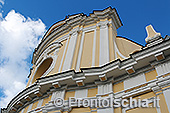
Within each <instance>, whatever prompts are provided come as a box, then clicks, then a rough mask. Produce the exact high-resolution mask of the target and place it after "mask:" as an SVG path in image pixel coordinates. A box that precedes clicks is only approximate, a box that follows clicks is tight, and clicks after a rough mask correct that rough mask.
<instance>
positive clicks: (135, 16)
mask: <svg viewBox="0 0 170 113" xmlns="http://www.w3.org/2000/svg"><path fill="white" fill-rule="evenodd" d="M108 6H112V7H115V8H116V9H117V10H118V13H119V15H120V18H121V20H122V22H123V27H121V28H119V29H118V35H121V36H125V37H127V38H129V39H131V40H134V41H136V42H139V43H141V44H143V45H145V42H144V39H145V37H146V32H145V27H146V26H147V25H149V24H152V25H153V26H154V28H155V29H156V30H157V31H158V32H161V34H162V36H163V37H164V36H165V35H167V34H170V29H169V26H170V13H169V11H170V7H169V6H170V0H141V1H137V0H130V1H129V0H100V1H99V0H85V1H81V0H48V1H47V0H0V107H6V106H7V104H8V103H9V101H10V100H11V98H12V97H14V96H15V95H16V94H17V93H18V92H19V91H20V90H22V89H23V88H25V86H26V83H27V76H28V74H29V69H30V67H31V63H30V62H31V57H32V52H33V50H34V48H35V47H36V46H37V44H38V43H39V42H40V40H41V38H42V36H43V34H44V32H45V31H46V30H47V29H48V28H49V27H50V26H51V25H52V24H53V23H55V22H57V21H59V20H62V19H64V18H65V16H67V15H71V14H75V13H82V12H83V13H85V14H87V15H88V14H89V13H91V12H92V11H93V10H94V9H96V10H98V9H104V8H106V7H108Z"/></svg>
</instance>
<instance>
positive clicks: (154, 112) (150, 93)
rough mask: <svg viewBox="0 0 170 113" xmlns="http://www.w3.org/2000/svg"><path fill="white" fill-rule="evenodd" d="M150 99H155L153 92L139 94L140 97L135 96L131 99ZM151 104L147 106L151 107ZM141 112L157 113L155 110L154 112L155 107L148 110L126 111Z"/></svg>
mask: <svg viewBox="0 0 170 113" xmlns="http://www.w3.org/2000/svg"><path fill="white" fill-rule="evenodd" d="M151 97H155V94H154V93H153V92H148V93H144V94H141V95H140V96H137V97H135V98H133V99H136V100H137V99H139V98H140V99H141V100H143V99H149V98H151ZM152 104H153V103H151V104H149V106H151V105H152ZM143 112H146V113H157V110H156V107H149V108H142V107H140V108H134V109H130V110H128V111H127V113H143Z"/></svg>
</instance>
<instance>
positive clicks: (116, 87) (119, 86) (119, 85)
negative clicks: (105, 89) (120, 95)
mask: <svg viewBox="0 0 170 113" xmlns="http://www.w3.org/2000/svg"><path fill="white" fill-rule="evenodd" d="M123 90H124V83H123V82H119V83H117V84H114V85H113V92H114V93H117V92H119V91H123Z"/></svg>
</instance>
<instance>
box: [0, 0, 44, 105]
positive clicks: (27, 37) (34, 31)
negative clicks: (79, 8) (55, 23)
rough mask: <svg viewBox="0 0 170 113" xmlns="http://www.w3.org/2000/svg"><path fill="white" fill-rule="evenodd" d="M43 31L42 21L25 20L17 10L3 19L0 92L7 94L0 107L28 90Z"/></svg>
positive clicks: (0, 23)
mask: <svg viewBox="0 0 170 113" xmlns="http://www.w3.org/2000/svg"><path fill="white" fill-rule="evenodd" d="M1 1H2V0H0V2H1ZM1 3H2V4H3V2H1ZM44 32H45V25H44V23H43V22H42V21H41V20H40V19H39V20H32V19H31V18H25V17H24V16H22V15H21V14H19V13H16V12H15V11H14V10H12V11H10V12H9V13H8V14H7V16H6V17H5V18H2V20H0V89H2V92H3V93H4V96H3V97H1V98H0V107H6V106H7V104H8V103H9V101H10V100H11V99H12V98H13V97H14V96H15V95H16V94H17V93H18V92H19V91H21V90H22V89H23V88H25V86H26V79H27V75H28V74H29V68H30V62H31V61H29V60H28V59H29V57H30V55H32V52H33V49H34V48H35V47H36V46H37V44H38V43H39V38H40V37H42V36H43V34H44Z"/></svg>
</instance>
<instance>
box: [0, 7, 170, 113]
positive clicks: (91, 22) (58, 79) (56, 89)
mask: <svg viewBox="0 0 170 113" xmlns="http://www.w3.org/2000/svg"><path fill="white" fill-rule="evenodd" d="M121 26H122V23H121V20H120V18H119V15H118V13H117V11H116V9H114V8H111V7H108V8H106V9H104V10H101V11H93V13H91V14H89V16H87V15H84V14H75V15H71V16H69V17H66V18H65V19H64V20H62V21H59V22H57V23H55V24H54V25H52V26H51V28H50V29H49V30H48V31H47V32H46V34H45V35H44V37H43V39H42V41H41V43H40V44H39V46H38V47H37V48H36V49H35V51H34V53H33V59H32V64H33V67H32V69H31V70H30V75H29V81H28V84H27V87H26V88H25V89H24V90H23V91H21V92H20V93H19V94H18V95H17V96H16V97H14V98H13V99H12V100H11V101H10V103H9V104H8V106H7V108H5V109H2V110H1V112H2V113H143V112H147V113H169V112H170V57H169V56H170V39H169V36H166V37H165V38H162V37H161V35H160V33H156V31H154V30H153V27H152V26H147V33H148V37H147V38H146V42H147V44H146V46H145V47H143V46H141V45H139V44H137V43H135V42H133V41H131V40H129V39H126V38H124V37H120V36H117V29H118V28H119V27H121ZM57 97H60V98H63V99H64V106H63V107H58V108H57V107H56V106H55V105H54V100H55V99H56V98H57ZM69 97H75V98H81V99H93V98H98V97H103V98H107V97H113V98H114V99H116V98H121V99H124V98H129V97H133V98H139V97H140V98H142V99H152V98H154V97H158V98H159V99H160V101H159V103H160V108H130V107H127V108H123V107H118V108H116V107H102V108H101V107H100V108H99V107H78V106H77V105H76V104H75V105H73V106H71V107H70V106H68V98H69ZM150 103H151V104H152V103H153V102H152V101H151V102H150Z"/></svg>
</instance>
